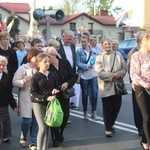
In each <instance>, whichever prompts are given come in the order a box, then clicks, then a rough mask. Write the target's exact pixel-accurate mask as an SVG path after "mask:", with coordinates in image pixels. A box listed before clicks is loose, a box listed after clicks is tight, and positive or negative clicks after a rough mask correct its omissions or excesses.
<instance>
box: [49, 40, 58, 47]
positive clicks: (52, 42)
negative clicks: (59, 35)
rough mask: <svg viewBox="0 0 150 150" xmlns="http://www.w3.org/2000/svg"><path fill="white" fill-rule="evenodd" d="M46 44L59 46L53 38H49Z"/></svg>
mask: <svg viewBox="0 0 150 150" xmlns="http://www.w3.org/2000/svg"><path fill="white" fill-rule="evenodd" d="M48 46H53V47H59V46H60V43H59V42H58V41H57V40H55V39H50V40H49V42H48Z"/></svg>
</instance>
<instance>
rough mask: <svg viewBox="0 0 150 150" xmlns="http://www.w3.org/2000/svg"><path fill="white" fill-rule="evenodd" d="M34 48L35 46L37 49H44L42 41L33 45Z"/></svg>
mask: <svg viewBox="0 0 150 150" xmlns="http://www.w3.org/2000/svg"><path fill="white" fill-rule="evenodd" d="M33 48H35V49H36V50H38V51H40V52H41V51H42V43H36V44H35V45H34V46H33Z"/></svg>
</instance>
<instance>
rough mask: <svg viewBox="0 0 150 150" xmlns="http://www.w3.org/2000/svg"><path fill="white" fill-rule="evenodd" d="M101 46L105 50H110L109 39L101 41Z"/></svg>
mask: <svg viewBox="0 0 150 150" xmlns="http://www.w3.org/2000/svg"><path fill="white" fill-rule="evenodd" d="M102 48H103V49H104V50H105V51H110V50H111V41H109V40H105V41H103V43H102Z"/></svg>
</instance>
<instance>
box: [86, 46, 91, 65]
mask: <svg viewBox="0 0 150 150" xmlns="http://www.w3.org/2000/svg"><path fill="white" fill-rule="evenodd" d="M89 48H90V47H89ZM91 54H92V51H91V49H90V54H89V57H88V59H87V61H86V64H87V63H88V61H89V59H90V57H91Z"/></svg>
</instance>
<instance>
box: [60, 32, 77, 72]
mask: <svg viewBox="0 0 150 150" xmlns="http://www.w3.org/2000/svg"><path fill="white" fill-rule="evenodd" d="M73 37H74V33H73V32H72V31H71V30H65V31H64V33H63V35H62V38H61V39H60V40H59V42H60V48H59V50H58V53H59V54H60V56H61V58H62V59H67V60H68V61H69V62H70V65H71V66H72V68H73V70H74V71H76V51H75V45H74V44H73V43H72V40H73Z"/></svg>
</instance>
